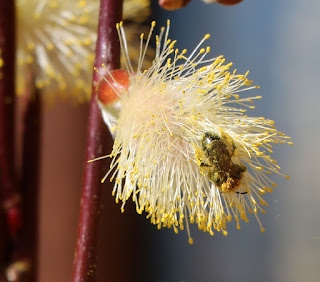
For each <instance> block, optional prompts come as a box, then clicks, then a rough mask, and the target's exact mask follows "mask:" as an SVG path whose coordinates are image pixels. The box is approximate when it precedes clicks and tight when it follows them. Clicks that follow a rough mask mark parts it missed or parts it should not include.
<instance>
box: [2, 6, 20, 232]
mask: <svg viewBox="0 0 320 282" xmlns="http://www.w3.org/2000/svg"><path fill="white" fill-rule="evenodd" d="M14 106H15V11H14V1H12V0H0V209H1V210H2V212H3V211H4V212H5V214H6V220H7V229H8V231H9V233H11V236H12V237H14V236H15V235H16V232H17V229H19V227H20V226H19V223H18V220H16V218H17V215H18V214H20V207H19V204H20V196H19V193H18V189H17V185H16V184H17V182H16V179H15V172H14V169H15V167H14V159H15V156H14V145H15V139H14Z"/></svg>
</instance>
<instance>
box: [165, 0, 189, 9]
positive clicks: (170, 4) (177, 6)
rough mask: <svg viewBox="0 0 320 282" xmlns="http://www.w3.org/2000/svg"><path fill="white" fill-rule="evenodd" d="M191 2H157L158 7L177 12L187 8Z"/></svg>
mask: <svg viewBox="0 0 320 282" xmlns="http://www.w3.org/2000/svg"><path fill="white" fill-rule="evenodd" d="M189 2H191V0H159V6H160V7H162V8H163V9H166V10H177V9H180V8H183V7H185V6H187V5H188V4H189Z"/></svg>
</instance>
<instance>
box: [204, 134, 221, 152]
mask: <svg viewBox="0 0 320 282" xmlns="http://www.w3.org/2000/svg"><path fill="white" fill-rule="evenodd" d="M220 139H221V137H220V136H219V135H217V134H214V133H211V132H206V133H205V134H204V135H203V137H202V143H201V145H202V149H203V150H206V149H208V147H210V145H211V144H212V142H213V141H218V140H220Z"/></svg>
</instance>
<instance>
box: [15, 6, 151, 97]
mask: <svg viewBox="0 0 320 282" xmlns="http://www.w3.org/2000/svg"><path fill="white" fill-rule="evenodd" d="M99 2H100V1H98V0H91V1H86V0H70V1H65V0H28V1H26V0H17V1H16V8H17V9H16V10H17V45H18V48H17V49H18V54H17V64H18V67H17V89H18V93H23V91H24V89H25V88H26V85H28V79H29V78H28V77H30V76H31V77H32V79H34V80H35V84H36V87H37V88H38V89H40V90H42V92H43V93H45V94H46V95H45V97H46V100H49V101H51V100H53V99H55V98H56V94H59V96H60V97H64V98H74V99H75V100H76V101H77V102H83V101H87V100H88V99H89V98H90V96H91V79H92V68H93V60H94V50H95V42H96V37H97V24H98V16H99ZM148 14H149V1H148V0H138V1H137V0H126V1H124V18H125V19H126V20H130V28H131V33H133V34H135V35H136V32H137V28H134V27H132V26H135V27H136V25H137V24H139V25H140V24H141V23H142V21H143V20H145V19H146V17H147V16H148ZM137 15H138V16H137ZM133 18H134V19H133ZM131 42H132V41H131V40H130V39H129V44H130V43H131Z"/></svg>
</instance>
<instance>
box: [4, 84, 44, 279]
mask: <svg viewBox="0 0 320 282" xmlns="http://www.w3.org/2000/svg"><path fill="white" fill-rule="evenodd" d="M29 91H30V92H31V93H29V94H30V95H29V96H28V97H25V101H24V102H25V105H24V107H25V109H24V113H23V121H22V123H23V138H22V139H23V152H22V174H21V195H22V199H23V205H22V211H23V225H22V230H21V232H20V233H19V234H18V236H17V238H16V241H15V249H14V262H13V264H12V265H11V266H10V271H11V276H14V277H16V278H15V279H12V277H11V280H10V281H25V282H36V281H38V279H37V264H38V260H37V258H38V197H39V181H40V152H41V117H42V107H41V106H42V104H41V99H40V93H39V90H38V89H35V88H34V86H33V85H32V86H30V89H29ZM17 263H19V267H20V269H19V267H16V266H17ZM21 266H22V267H21ZM21 268H23V269H21Z"/></svg>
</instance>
